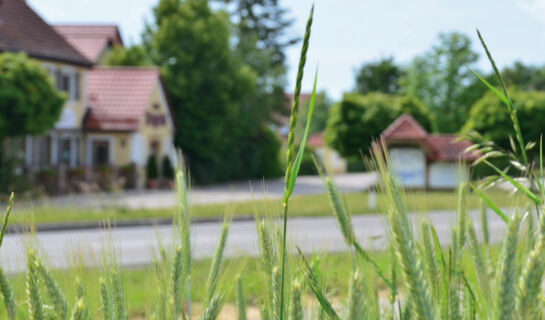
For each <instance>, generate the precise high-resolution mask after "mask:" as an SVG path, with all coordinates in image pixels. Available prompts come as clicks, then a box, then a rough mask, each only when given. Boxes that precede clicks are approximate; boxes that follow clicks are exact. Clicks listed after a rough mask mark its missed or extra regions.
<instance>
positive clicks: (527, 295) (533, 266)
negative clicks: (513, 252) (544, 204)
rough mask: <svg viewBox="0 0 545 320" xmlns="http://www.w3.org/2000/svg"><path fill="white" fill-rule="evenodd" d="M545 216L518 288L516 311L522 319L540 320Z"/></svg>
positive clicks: (541, 218) (544, 249)
mask: <svg viewBox="0 0 545 320" xmlns="http://www.w3.org/2000/svg"><path fill="white" fill-rule="evenodd" d="M544 255H545V215H544V214H543V213H541V215H540V219H539V236H538V241H537V244H536V246H535V247H534V249H533V250H532V251H531V252H530V255H529V256H528V258H527V261H526V265H525V267H524V270H523V272H522V275H521V276H520V279H519V284H518V287H517V298H516V310H517V312H518V314H519V317H520V319H538V315H539V307H540V303H539V295H540V293H541V284H542V282H543V274H544V272H545V257H544Z"/></svg>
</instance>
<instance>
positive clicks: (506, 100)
mask: <svg viewBox="0 0 545 320" xmlns="http://www.w3.org/2000/svg"><path fill="white" fill-rule="evenodd" d="M477 35H478V36H479V40H480V41H481V44H482V46H483V48H484V50H485V52H486V56H487V57H488V60H489V61H490V64H491V65H492V69H494V73H495V74H496V77H497V78H498V80H499V81H500V85H501V88H502V90H503V99H502V98H501V97H500V96H499V95H498V94H497V93H496V92H497V91H496V92H494V93H495V94H496V95H497V96H498V97H500V99H501V100H502V101H503V103H504V104H506V105H507V107H508V108H509V115H510V116H511V121H512V122H513V128H514V130H515V136H516V138H517V141H518V143H519V147H520V150H521V151H520V152H521V154H522V158H523V160H524V165H525V166H526V167H528V155H527V154H526V147H525V146H524V139H523V138H522V133H521V131H520V124H519V120H518V117H517V109H516V108H515V106H514V105H513V102H512V101H511V98H510V97H509V93H508V92H507V88H506V86H505V82H504V81H503V78H502V76H501V73H500V71H499V70H498V67H497V66H496V62H495V61H494V59H493V58H492V55H491V54H490V51H489V50H488V47H487V45H486V43H485V42H484V39H483V37H482V35H481V32H480V31H479V30H477Z"/></svg>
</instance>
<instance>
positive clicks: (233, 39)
mask: <svg viewBox="0 0 545 320" xmlns="http://www.w3.org/2000/svg"><path fill="white" fill-rule="evenodd" d="M227 3H236V4H237V6H239V7H240V8H244V10H243V12H242V11H235V13H231V15H229V14H228V13H227V11H226V10H224V9H228V8H229V6H225V8H224V9H221V8H218V7H216V10H211V8H210V6H209V3H208V1H206V0H187V1H182V0H161V1H159V3H158V5H157V6H156V7H155V8H154V9H153V14H154V22H153V23H152V24H150V25H148V26H147V27H146V30H145V32H144V33H143V35H142V44H140V45H137V46H133V47H130V48H128V49H116V50H114V51H113V52H112V53H111V54H110V57H109V61H108V63H109V64H114V65H147V64H152V65H158V66H160V67H161V73H162V75H163V77H164V78H165V82H166V85H167V89H168V90H169V93H170V96H171V98H172V102H173V106H174V113H175V116H176V117H177V124H178V131H177V135H176V139H175V144H176V145H177V146H178V147H181V149H182V150H183V151H184V153H185V155H186V156H187V158H188V160H189V167H190V170H191V173H192V177H193V178H194V179H195V180H196V181H197V182H212V181H220V180H227V179H241V178H249V177H263V176H269V175H270V174H271V172H277V170H276V169H267V168H276V167H280V163H277V164H274V165H273V164H268V165H266V166H262V164H263V163H262V159H267V161H279V160H278V156H277V154H278V152H279V148H280V144H279V143H278V144H277V143H275V141H274V139H271V137H270V135H269V132H268V131H269V130H268V129H267V128H266V126H267V125H268V123H270V121H271V115H272V114H274V112H273V111H278V110H283V108H282V107H283V106H284V105H285V101H284V100H285V95H284V90H283V88H284V85H285V79H284V77H285V73H286V68H285V65H284V59H285V57H284V56H283V52H282V50H283V49H284V48H285V46H287V45H290V43H291V41H287V42H285V41H284V31H285V28H287V27H288V26H289V25H291V21H288V20H285V19H284V18H283V17H284V13H285V10H284V9H281V8H280V7H279V6H278V3H277V1H269V0H263V1H249V0H248V1H242V0H240V1H227ZM236 12H238V13H236ZM235 14H239V17H238V18H236V17H234V15H235ZM230 19H232V20H233V21H236V24H235V25H234V28H233V26H232V25H231V24H230ZM233 43H234V45H232V44H233ZM271 61H272V63H271ZM212 146H213V147H212ZM274 146H277V147H276V148H277V149H273V148H272V147H274ZM250 161H255V163H249V162H250ZM248 168H255V170H254V169H248ZM278 174H281V173H278Z"/></svg>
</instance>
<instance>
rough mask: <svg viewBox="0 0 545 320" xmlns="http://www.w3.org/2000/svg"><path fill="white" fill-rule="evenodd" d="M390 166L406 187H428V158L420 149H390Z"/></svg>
mask: <svg viewBox="0 0 545 320" xmlns="http://www.w3.org/2000/svg"><path fill="white" fill-rule="evenodd" d="M389 157H390V166H391V168H392V170H393V171H394V173H395V175H396V176H397V179H398V181H399V183H400V184H401V185H402V186H404V187H410V188H424V187H426V156H425V154H424V152H423V151H422V150H421V149H420V148H395V147H393V148H390V149H389Z"/></svg>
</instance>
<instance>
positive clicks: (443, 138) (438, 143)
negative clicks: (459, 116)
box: [426, 134, 478, 161]
mask: <svg viewBox="0 0 545 320" xmlns="http://www.w3.org/2000/svg"><path fill="white" fill-rule="evenodd" d="M456 139H458V137H457V136H456V135H448V134H444V135H431V136H429V137H428V138H427V139H426V140H427V143H428V145H430V146H431V147H432V149H433V150H434V151H435V154H434V155H433V156H432V159H433V160H444V161H453V160H468V161H473V160H477V158H478V155H477V154H476V153H474V152H470V153H467V152H464V151H465V150H466V149H467V148H469V147H471V146H472V145H473V143H471V141H467V140H462V141H456Z"/></svg>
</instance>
